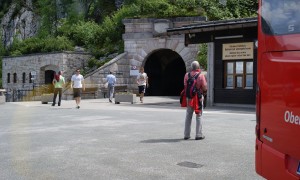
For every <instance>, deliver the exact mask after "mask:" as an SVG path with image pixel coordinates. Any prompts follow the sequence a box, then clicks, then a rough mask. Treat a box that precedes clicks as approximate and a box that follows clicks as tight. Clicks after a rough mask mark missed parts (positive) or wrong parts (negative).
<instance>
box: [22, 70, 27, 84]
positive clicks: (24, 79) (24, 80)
mask: <svg viewBox="0 0 300 180" xmlns="http://www.w3.org/2000/svg"><path fill="white" fill-rule="evenodd" d="M22 81H23V83H26V73H24V72H23V75H22Z"/></svg>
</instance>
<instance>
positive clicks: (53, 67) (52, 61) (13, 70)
mask: <svg viewBox="0 0 300 180" xmlns="http://www.w3.org/2000/svg"><path fill="white" fill-rule="evenodd" d="M90 57H91V56H90V54H87V53H76V52H57V53H47V54H32V55H26V56H17V57H4V58H3V60H2V83H3V87H4V88H5V89H17V90H22V89H31V88H33V86H40V85H45V84H51V83H52V80H53V75H54V73H55V72H56V73H57V72H58V71H63V72H64V76H65V77H66V80H70V79H71V76H72V74H73V73H74V71H75V69H76V68H80V67H83V66H85V65H86V64H87V61H88V60H89V58H90Z"/></svg>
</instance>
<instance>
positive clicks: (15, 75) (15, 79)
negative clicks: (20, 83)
mask: <svg viewBox="0 0 300 180" xmlns="http://www.w3.org/2000/svg"><path fill="white" fill-rule="evenodd" d="M14 83H17V73H14Z"/></svg>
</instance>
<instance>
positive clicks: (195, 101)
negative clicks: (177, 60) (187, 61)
mask: <svg viewBox="0 0 300 180" xmlns="http://www.w3.org/2000/svg"><path fill="white" fill-rule="evenodd" d="M191 68H192V71H191V72H189V73H186V74H185V76H184V89H185V92H187V88H189V87H188V79H189V78H191V77H192V78H194V79H195V82H196V84H195V88H196V92H197V93H196V94H195V96H194V97H192V98H187V99H186V100H187V108H186V117H185V127H184V140H188V139H190V138H191V136H190V133H191V123H192V118H193V114H194V112H195V114H196V137H195V140H202V139H204V138H205V136H204V135H203V133H202V119H201V117H202V112H203V93H206V92H207V82H206V79H205V77H204V75H203V74H200V73H201V70H200V65H199V63H198V61H193V62H192V63H191ZM188 96H190V95H188V94H187V97H188Z"/></svg>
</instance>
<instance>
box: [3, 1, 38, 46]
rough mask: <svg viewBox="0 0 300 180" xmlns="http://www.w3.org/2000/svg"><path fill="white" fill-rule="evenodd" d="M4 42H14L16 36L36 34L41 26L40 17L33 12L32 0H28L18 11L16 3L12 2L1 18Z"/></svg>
mask: <svg viewBox="0 0 300 180" xmlns="http://www.w3.org/2000/svg"><path fill="white" fill-rule="evenodd" d="M0 26H1V27H0V28H1V31H2V40H3V44H4V45H5V46H6V47H7V46H9V45H11V44H12V42H13V39H14V37H15V38H18V39H21V40H23V39H26V38H29V37H32V36H34V35H36V33H37V30H38V27H39V17H38V16H37V15H36V14H35V13H34V12H33V7H32V1H31V0H26V6H25V7H22V8H21V10H20V11H19V12H16V5H15V4H12V5H11V6H10V8H9V11H8V12H7V13H6V14H5V15H4V17H3V18H2V20H1V24H0Z"/></svg>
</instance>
